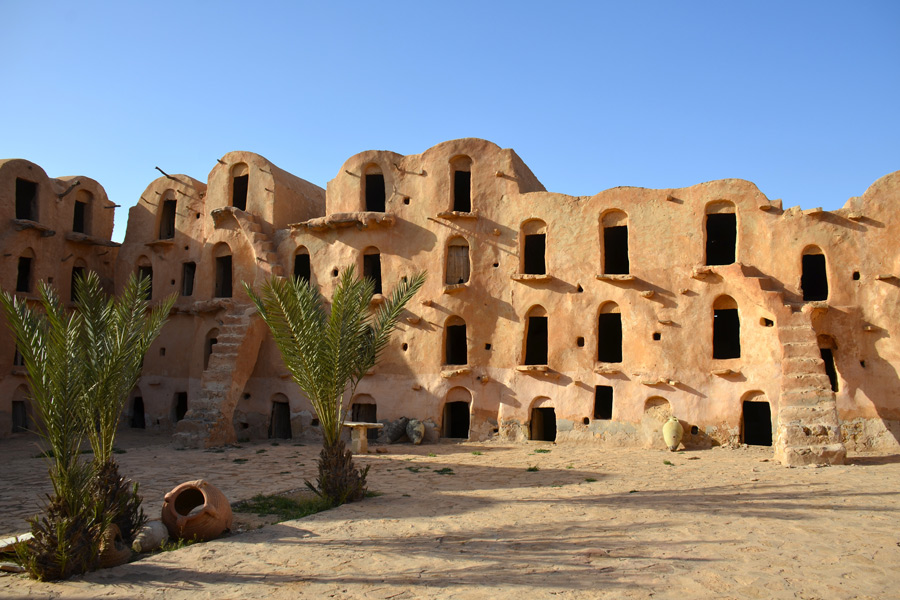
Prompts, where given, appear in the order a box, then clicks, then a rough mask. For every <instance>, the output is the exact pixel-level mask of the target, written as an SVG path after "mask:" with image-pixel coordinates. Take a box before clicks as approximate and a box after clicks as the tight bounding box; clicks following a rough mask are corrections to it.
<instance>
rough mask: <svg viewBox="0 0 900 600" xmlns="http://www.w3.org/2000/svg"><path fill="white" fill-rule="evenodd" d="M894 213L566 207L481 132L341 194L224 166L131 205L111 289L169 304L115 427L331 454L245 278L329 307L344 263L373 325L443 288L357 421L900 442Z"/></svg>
mask: <svg viewBox="0 0 900 600" xmlns="http://www.w3.org/2000/svg"><path fill="white" fill-rule="evenodd" d="M0 185H7V184H6V183H3V181H0ZM7 187H8V186H7ZM898 202H900V173H894V174H891V175H888V176H886V177H884V178H882V179H880V180H879V181H877V182H876V183H875V184H873V185H872V187H870V188H869V190H868V191H866V193H865V194H864V195H863V196H861V197H859V198H851V199H850V200H849V201H848V202H847V204H846V205H845V207H844V208H842V209H840V210H837V211H832V212H829V211H823V210H821V209H811V210H805V211H804V210H800V209H799V208H789V209H784V208H783V207H782V204H781V201H780V200H769V199H768V198H766V196H765V195H763V193H762V192H760V191H759V190H758V189H757V188H756V186H754V185H753V184H752V183H749V182H746V181H742V180H722V181H714V182H709V183H703V184H699V185H695V186H692V187H689V188H682V189H664V190H648V189H642V188H614V189H611V190H606V191H604V192H601V193H599V194H597V195H595V196H590V197H572V196H567V195H564V194H558V193H552V192H547V191H546V190H545V189H544V187H543V185H541V183H540V182H539V181H538V179H537V178H536V177H535V175H534V174H533V173H532V172H531V171H530V170H529V168H528V167H527V166H526V165H525V164H524V162H523V161H522V160H521V159H520V158H519V157H518V156H517V155H516V154H515V152H513V151H512V150H508V149H501V148H499V147H497V146H496V145H494V144H492V143H490V142H487V141H484V140H478V139H463V140H454V141H450V142H445V143H442V144H439V145H437V146H435V147H433V148H431V149H429V150H427V151H426V152H424V153H423V154H420V155H411V156H402V155H399V154H395V153H392V152H386V151H368V152H363V153H361V154H358V155H356V156H354V157H352V158H350V159H349V160H348V161H346V162H345V163H344V165H342V166H341V168H340V170H339V171H338V174H337V176H336V177H335V178H334V179H333V180H332V181H330V182H329V184H328V189H327V191H325V190H322V189H321V188H318V187H317V186H315V185H313V184H311V183H309V182H306V181H304V180H302V179H299V178H297V177H295V176H293V175H291V174H289V173H287V172H285V171H282V170H280V169H278V168H277V167H275V166H274V165H272V164H271V163H270V162H268V161H267V160H265V159H264V158H262V157H260V156H258V155H255V154H251V153H246V152H233V153H229V154H227V155H225V156H224V157H222V158H221V159H219V160H218V161H217V162H216V164H215V166H214V168H213V169H212V171H211V173H210V175H209V177H208V178H207V182H206V183H202V182H200V181H197V180H194V179H192V178H190V177H187V176H183V175H176V176H168V177H162V178H160V179H157V180H156V181H154V182H153V183H151V184H150V186H149V187H148V188H147V190H146V191H145V192H144V194H142V196H141V199H140V201H139V202H138V204H137V206H135V207H134V208H132V209H131V211H130V214H129V221H128V230H127V234H126V237H125V241H124V243H123V245H122V247H121V249H120V250H119V252H118V258H117V263H116V275H115V277H116V281H117V283H118V284H121V282H123V281H124V279H125V277H126V276H127V275H128V274H130V273H132V272H135V271H140V272H143V273H144V274H145V275H148V276H151V277H152V279H153V290H152V294H153V298H154V299H159V298H161V297H163V296H164V295H167V294H169V293H172V292H175V293H179V294H180V298H179V299H178V301H177V304H176V308H175V311H174V314H173V315H172V318H171V321H170V323H169V324H168V325H167V326H166V328H165V329H164V331H163V333H162V335H161V336H160V338H159V340H158V341H157V342H156V343H155V344H154V346H153V347H152V348H151V350H150V353H149V355H148V356H147V358H146V360H145V363H144V374H143V376H142V378H141V380H140V382H139V385H138V387H137V388H136V389H135V390H134V392H133V395H132V399H131V401H130V403H129V408H128V415H127V422H126V424H128V425H131V426H135V427H148V428H151V427H152V428H163V429H174V431H175V437H176V441H177V442H178V443H180V444H183V445H187V446H204V445H206V446H208V445H215V444H222V443H226V442H230V441H234V440H238V439H252V438H264V437H267V436H268V437H291V436H293V437H303V436H314V435H316V432H317V422H316V421H315V419H314V416H313V414H312V411H311V408H310V406H309V402H308V400H307V399H306V398H305V397H304V396H303V394H302V393H301V392H300V391H299V390H298V389H297V387H296V386H295V385H294V384H293V382H292V381H291V380H290V378H289V376H288V373H287V369H286V368H285V367H284V365H283V363H282V361H281V358H280V356H279V354H278V351H277V349H276V347H275V345H274V343H273V342H272V340H271V338H270V337H269V335H268V333H267V331H266V330H265V327H264V325H263V324H262V322H261V321H260V319H259V318H258V317H256V316H255V315H254V314H253V312H254V311H253V309H252V307H251V305H250V302H249V300H248V298H247V297H246V295H245V293H244V292H243V289H242V286H241V285H240V282H242V281H245V282H247V283H249V284H250V285H253V286H258V285H259V284H260V283H261V282H262V281H263V280H265V279H266V278H267V277H270V276H273V275H275V276H289V275H293V276H297V277H302V278H305V279H308V280H309V281H310V282H312V283H313V284H314V285H317V286H319V287H320V288H321V290H322V291H323V294H324V295H325V296H326V297H328V296H329V295H330V294H331V292H332V290H333V286H334V284H335V282H336V281H337V276H338V273H339V272H340V270H341V269H343V268H345V267H346V266H348V265H355V266H356V268H357V269H358V270H359V271H361V272H363V273H365V274H366V275H368V276H370V277H372V278H373V279H375V280H376V282H377V286H378V290H377V291H378V293H376V295H375V296H374V297H373V299H372V305H373V307H374V306H377V304H378V303H379V302H381V301H382V300H383V298H382V295H381V293H382V292H383V293H388V292H389V290H390V288H391V287H392V286H393V285H394V284H395V283H396V282H397V281H398V280H400V279H401V278H402V277H405V276H409V275H410V274H412V273H414V272H416V271H419V270H422V269H425V270H427V271H428V273H429V278H428V282H427V284H426V286H425V287H424V288H423V290H422V291H421V292H419V294H418V295H417V297H416V298H415V299H414V301H413V303H412V304H411V305H410V306H409V307H408V308H407V311H406V313H405V314H404V317H403V320H402V322H401V326H400V327H399V329H398V331H397V332H396V333H395V335H394V337H393V339H392V341H391V345H390V347H389V349H388V351H387V352H386V353H385V355H384V358H383V360H382V361H381V362H380V363H379V364H378V365H377V366H376V367H375V369H374V370H373V371H372V373H370V374H369V375H368V376H367V377H365V378H364V380H363V382H362V383H361V384H360V386H359V388H358V389H357V395H356V397H354V398H353V399H352V406H351V408H350V410H351V413H352V416H353V418H354V419H356V420H365V421H390V420H394V419H397V418H399V417H401V416H406V417H413V418H418V419H420V420H423V421H425V422H426V424H427V425H428V426H429V429H428V431H429V436H430V437H431V439H436V438H438V437H447V438H466V439H472V440H478V439H484V438H487V437H490V436H493V435H496V436H500V437H501V438H503V439H509V440H525V439H543V440H556V441H559V442H566V443H599V444H610V445H638V446H652V445H658V444H661V439H660V437H659V428H660V426H661V423H662V422H663V421H664V420H665V419H667V418H668V416H669V415H675V416H677V417H678V418H679V419H680V420H681V421H682V423H683V424H684V426H685V430H686V435H685V440H684V441H685V444H686V445H687V446H689V447H708V446H710V445H714V444H736V443H751V444H762V445H772V446H773V447H774V450H775V454H776V457H777V458H779V459H780V460H782V461H783V462H785V463H786V464H808V463H819V462H840V461H841V460H842V459H843V456H844V454H845V452H846V450H847V449H848V448H849V449H852V450H865V449H873V448H896V447H897V446H898V445H900V443H898V439H900V393H898V392H900V378H898V375H897V370H896V369H897V366H898V365H900V356H898V351H900V347H898V345H897V343H896V342H895V341H893V340H895V339H896V337H894V336H892V335H891V333H892V331H893V330H894V329H895V328H896V327H897V326H896V325H895V323H896V322H897V316H898V315H897V312H898V310H900V309H898V299H900V279H898V275H900V264H898V258H900V257H898V255H897V252H896V251H895V250H894V248H895V244H894V243H893V240H894V239H896V236H897V234H898V229H900V222H898V220H897V218H896V215H895V213H896V206H897V204H898ZM7 204H8V202H7Z"/></svg>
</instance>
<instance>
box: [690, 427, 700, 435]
mask: <svg viewBox="0 0 900 600" xmlns="http://www.w3.org/2000/svg"><path fill="white" fill-rule="evenodd" d="M698 433H700V428H699V427H697V426H696V425H692V426H691V435H697V434H698Z"/></svg>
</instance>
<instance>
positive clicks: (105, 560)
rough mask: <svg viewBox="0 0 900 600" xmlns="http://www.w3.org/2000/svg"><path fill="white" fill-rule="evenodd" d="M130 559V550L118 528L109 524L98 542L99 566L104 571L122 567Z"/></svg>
mask: <svg viewBox="0 0 900 600" xmlns="http://www.w3.org/2000/svg"><path fill="white" fill-rule="evenodd" d="M130 558H131V548H129V547H128V546H127V545H126V544H125V540H123V539H122V532H121V531H120V530H119V526H118V525H115V524H113V523H110V524H109V526H108V527H107V528H106V532H105V533H104V534H103V540H102V541H101V542H100V566H101V567H102V568H104V569H108V568H110V567H118V566H119V565H124V564H125V563H127V562H128V559H130Z"/></svg>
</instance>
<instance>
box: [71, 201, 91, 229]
mask: <svg viewBox="0 0 900 600" xmlns="http://www.w3.org/2000/svg"><path fill="white" fill-rule="evenodd" d="M86 213H87V203H86V202H80V201H78V200H76V201H75V214H74V215H73V216H72V231H74V232H75V233H87V231H85V219H84V216H85V214H86Z"/></svg>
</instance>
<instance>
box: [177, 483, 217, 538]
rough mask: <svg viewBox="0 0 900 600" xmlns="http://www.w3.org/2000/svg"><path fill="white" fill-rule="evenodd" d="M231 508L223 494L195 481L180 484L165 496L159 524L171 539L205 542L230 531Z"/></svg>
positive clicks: (210, 485)
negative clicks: (164, 527) (161, 524)
mask: <svg viewBox="0 0 900 600" xmlns="http://www.w3.org/2000/svg"><path fill="white" fill-rule="evenodd" d="M231 520H232V515H231V505H230V504H229V503H228V500H227V499H226V498H225V494H223V493H222V492H220V491H219V489H218V488H216V487H215V486H214V485H212V484H211V483H208V482H207V481H204V480H203V479H198V480H196V481H187V482H185V483H182V484H181V485H179V486H178V487H176V488H175V489H173V490H172V491H171V492H169V493H168V494H166V497H165V503H164V504H163V508H162V522H163V524H165V526H166V529H168V530H169V536H171V537H173V538H179V539H185V540H193V539H196V540H197V541H206V540H211V539H214V538H217V537H219V536H220V535H222V534H223V533H224V532H225V531H226V530H227V529H230V528H231Z"/></svg>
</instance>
